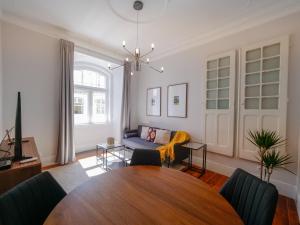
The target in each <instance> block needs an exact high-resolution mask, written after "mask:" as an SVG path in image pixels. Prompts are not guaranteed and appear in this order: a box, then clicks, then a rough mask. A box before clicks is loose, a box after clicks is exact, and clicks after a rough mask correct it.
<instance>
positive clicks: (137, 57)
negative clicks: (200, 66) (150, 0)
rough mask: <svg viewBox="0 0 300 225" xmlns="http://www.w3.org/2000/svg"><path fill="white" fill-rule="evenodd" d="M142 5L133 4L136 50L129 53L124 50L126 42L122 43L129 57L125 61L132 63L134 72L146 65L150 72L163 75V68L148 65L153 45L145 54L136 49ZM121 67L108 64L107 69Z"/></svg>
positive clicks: (138, 3)
mask: <svg viewBox="0 0 300 225" xmlns="http://www.w3.org/2000/svg"><path fill="white" fill-rule="evenodd" d="M143 6H144V3H143V2H141V1H138V0H137V1H135V2H134V3H133V8H134V9H135V10H136V12H137V13H136V48H135V50H134V51H133V52H131V51H130V50H129V49H128V48H126V42H125V41H123V49H124V50H125V51H126V52H127V53H128V54H129V55H130V56H129V57H127V58H126V59H125V60H126V61H127V62H128V61H132V62H133V64H134V67H135V71H141V68H142V64H144V65H147V66H148V67H149V68H151V69H152V70H155V71H156V72H159V73H163V72H164V67H161V68H160V69H158V68H156V67H154V66H152V65H151V64H150V59H149V58H148V56H149V55H150V54H151V53H152V52H153V51H154V47H155V46H154V44H153V43H152V44H151V50H150V51H148V52H146V53H145V54H141V50H140V48H139V47H138V44H139V11H141V10H142V9H143ZM122 66H124V64H123V65H118V66H116V67H112V66H111V65H110V64H109V65H108V68H109V69H110V70H114V69H117V68H119V67H122ZM131 75H133V72H131Z"/></svg>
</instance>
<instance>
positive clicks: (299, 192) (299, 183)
mask: <svg viewBox="0 0 300 225" xmlns="http://www.w3.org/2000/svg"><path fill="white" fill-rule="evenodd" d="M299 155H300V126H299V138H298V176H297V177H298V187H297V188H298V191H297V209H298V216H299V218H300V176H299V174H300V157H299Z"/></svg>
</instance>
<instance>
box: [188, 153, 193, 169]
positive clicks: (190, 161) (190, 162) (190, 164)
mask: <svg viewBox="0 0 300 225" xmlns="http://www.w3.org/2000/svg"><path fill="white" fill-rule="evenodd" d="M192 163H193V149H191V148H190V158H189V168H190V169H191V168H192V167H193V166H192Z"/></svg>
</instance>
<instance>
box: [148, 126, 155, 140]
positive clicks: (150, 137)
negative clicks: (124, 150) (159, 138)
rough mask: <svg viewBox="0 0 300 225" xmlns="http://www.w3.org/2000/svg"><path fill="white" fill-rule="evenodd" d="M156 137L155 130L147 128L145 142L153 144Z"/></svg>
mask: <svg viewBox="0 0 300 225" xmlns="http://www.w3.org/2000/svg"><path fill="white" fill-rule="evenodd" d="M155 137H156V129H154V128H153V127H149V130H148V136H147V141H150V142H154V140H155Z"/></svg>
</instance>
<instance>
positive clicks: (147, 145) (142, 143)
mask: <svg viewBox="0 0 300 225" xmlns="http://www.w3.org/2000/svg"><path fill="white" fill-rule="evenodd" d="M123 144H124V145H125V146H126V147H129V148H132V149H156V148H157V147H159V146H160V145H159V144H155V143H153V142H149V141H146V140H144V139H141V138H139V137H131V138H127V139H123Z"/></svg>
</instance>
